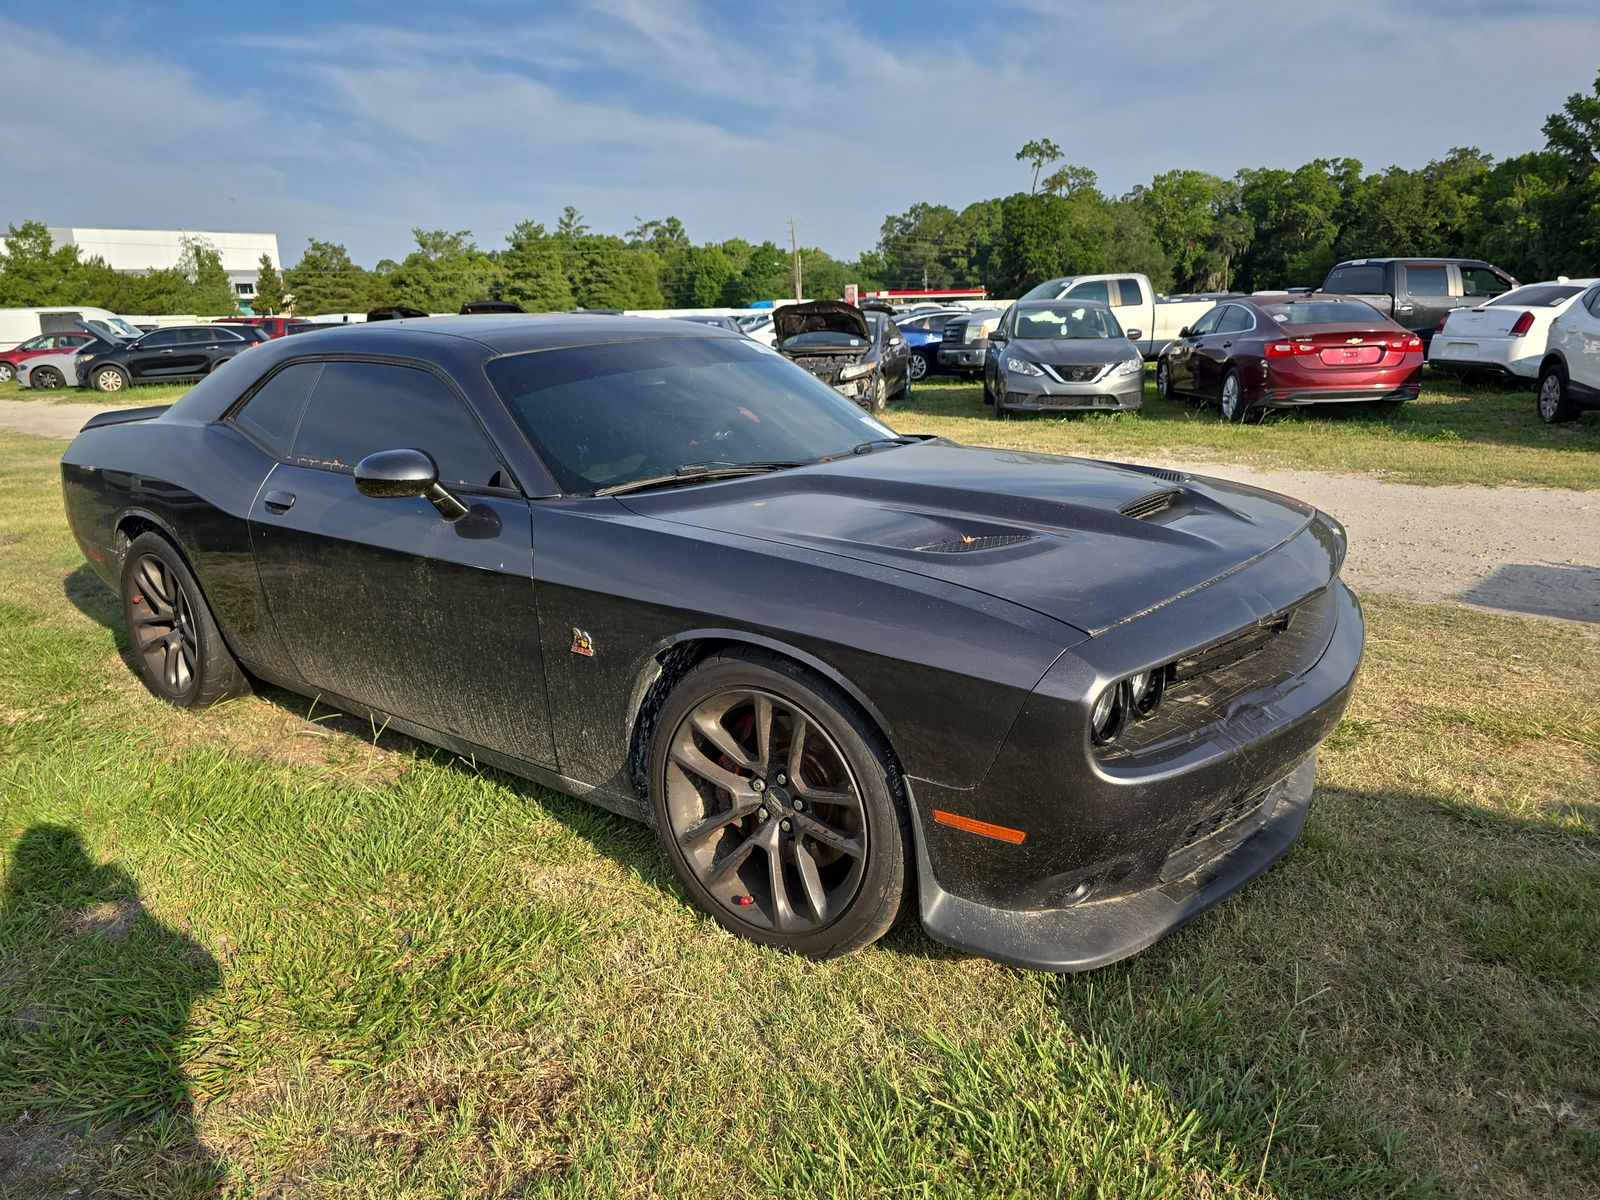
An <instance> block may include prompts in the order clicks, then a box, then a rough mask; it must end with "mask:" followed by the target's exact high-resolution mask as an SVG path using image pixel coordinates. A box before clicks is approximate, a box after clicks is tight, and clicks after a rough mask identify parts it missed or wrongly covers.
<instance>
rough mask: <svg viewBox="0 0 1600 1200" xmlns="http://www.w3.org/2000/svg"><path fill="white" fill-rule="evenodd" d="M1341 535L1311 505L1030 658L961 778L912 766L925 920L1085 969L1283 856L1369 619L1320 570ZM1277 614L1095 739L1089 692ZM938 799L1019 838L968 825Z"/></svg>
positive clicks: (1048, 966)
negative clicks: (1120, 731)
mask: <svg viewBox="0 0 1600 1200" xmlns="http://www.w3.org/2000/svg"><path fill="white" fill-rule="evenodd" d="M1342 547H1343V538H1342V534H1341V533H1340V532H1339V531H1338V529H1337V526H1336V525H1335V524H1333V523H1332V522H1328V521H1326V520H1325V519H1323V518H1320V517H1319V518H1317V519H1315V520H1314V521H1313V522H1312V523H1311V525H1310V526H1309V527H1308V528H1307V529H1306V530H1305V531H1303V532H1302V533H1301V534H1299V535H1297V536H1296V537H1295V538H1293V539H1291V540H1290V541H1289V542H1287V543H1284V544H1283V545H1282V546H1280V547H1279V548H1278V549H1277V550H1275V551H1273V552H1272V553H1270V554H1267V555H1266V556H1264V557H1263V558H1261V559H1258V560H1257V561H1256V562H1254V563H1252V564H1251V565H1249V566H1248V567H1245V568H1243V569H1241V570H1238V571H1236V572H1234V573H1233V574H1232V575H1229V576H1226V577H1224V578H1222V579H1219V580H1217V581H1215V582H1213V583H1211V584H1208V585H1206V586H1205V587H1203V588H1201V589H1199V591H1197V592H1195V593H1194V594H1192V595H1190V596H1188V597H1186V598H1184V599H1183V600H1182V601H1181V602H1173V603H1169V604H1166V605H1164V606H1161V607H1159V608H1157V609H1155V610H1154V611H1152V612H1150V613H1149V614H1147V615H1145V616H1143V617H1140V618H1138V619H1136V620H1131V621H1126V622H1123V623H1122V624H1120V625H1116V626H1112V627H1111V628H1109V629H1108V630H1105V631H1103V632H1101V633H1099V634H1096V635H1095V636H1094V637H1092V638H1090V639H1089V640H1088V641H1086V642H1084V643H1082V644H1081V645H1079V646H1075V647H1074V648H1073V649H1072V650H1071V651H1069V652H1068V653H1067V654H1064V655H1063V656H1062V658H1061V659H1059V660H1058V661H1057V663H1056V665H1055V666H1054V667H1052V668H1051V670H1050V671H1049V672H1047V673H1046V675H1045V677H1044V679H1042V680H1041V681H1040V683H1039V685H1038V686H1037V687H1036V688H1035V690H1034V692H1033V694H1032V695H1031V696H1030V697H1029V699H1028V701H1027V702H1026V703H1025V704H1024V706H1023V708H1022V710H1021V712H1019V714H1018V716H1017V719H1016V721H1015V722H1014V724H1013V726H1012V730H1011V733H1010V734H1009V735H1008V737H1007V739H1006V742H1005V744H1004V745H1003V746H1002V747H1001V749H1000V752H999V753H998V755H997V756H996V758H995V760H994V763H993V765H992V766H991V767H990V769H989V771H988V773H987V775H986V776H985V777H984V779H983V780H982V781H981V782H980V783H979V784H978V785H977V786H976V787H974V788H969V789H957V788H950V787H941V786H939V785H937V784H934V783H932V782H931V781H928V780H922V779H913V780H910V781H909V782H910V786H911V794H912V799H913V803H914V813H915V817H916V831H917V833H918V841H917V854H918V859H919V864H920V872H919V887H920V901H921V911H922V919H923V924H924V927H925V928H926V929H927V931H928V933H929V934H930V935H931V936H933V937H935V938H937V939H939V940H941V941H945V942H948V943H950V944H951V945H954V946H958V947H960V948H961V949H964V950H969V951H974V952H977V953H982V954H985V955H989V956H991V957H994V958H998V959H1001V960H1003V961H1005V962H1009V963H1012V964H1015V965H1018V966H1025V967H1030V968H1035V969H1039V970H1051V971H1076V970H1087V969H1089V968H1092V967H1096V966H1101V965H1104V964H1105V963H1109V962H1114V961H1116V960H1117V959H1119V958H1123V957H1126V956H1127V955H1130V954H1133V953H1135V952H1136V951H1138V950H1140V949H1142V948H1144V947H1145V946H1148V945H1149V944H1150V943H1151V942H1153V941H1155V940H1156V939H1158V938H1160V937H1161V936H1162V935H1163V934H1165V933H1167V932H1169V931H1170V930H1172V929H1175V928H1177V927H1178V926H1179V925H1182V924H1183V923H1185V922H1186V921H1189V920H1191V919H1192V918H1193V917H1195V916H1197V915H1198V914H1199V913H1201V912H1204V911H1205V910H1206V909H1207V908H1209V907H1211V906H1212V905H1213V904H1215V903H1217V902H1218V901H1220V900H1222V899H1223V898H1224V897H1226V896H1227V895H1228V894H1230V893H1231V892H1233V891H1235V890H1237V889H1238V888H1240V887H1242V886H1243V885H1244V884H1246V883H1248V882H1249V881H1250V880H1251V879H1253V878H1255V877H1256V876H1257V875H1259V874H1260V873H1261V872H1262V871H1264V870H1265V869H1266V868H1267V867H1268V866H1269V865H1270V864H1271V863H1272V862H1273V861H1275V860H1276V859H1277V858H1279V857H1280V856H1281V855H1282V854H1283V853H1284V852H1285V851H1286V850H1287V849H1288V847H1289V845H1290V844H1291V843H1292V842H1293V841H1294V838H1295V835H1296V833H1297V832H1298V830H1299V828H1300V825H1301V823H1302V822H1303V820H1304V816H1305V808H1306V803H1307V800H1308V797H1309V791H1310V786H1311V782H1312V779H1313V774H1314V769H1315V768H1314V766H1313V765H1312V764H1313V763H1314V759H1315V754H1316V750H1317V748H1318V746H1320V745H1321V743H1322V742H1323V740H1324V739H1325V738H1327V736H1328V735H1329V734H1330V733H1331V732H1332V731H1333V729H1334V727H1335V726H1336V725H1337V724H1338V721H1339V718H1340V716H1341V715H1342V714H1343V712H1344V709H1345V705H1346V704H1347V703H1348V701H1349V698H1350V694H1351V691H1352V690H1353V688H1354V686H1355V680H1356V676H1357V673H1358V671H1359V669H1360V663H1361V654H1362V649H1363V645H1364V641H1365V626H1364V623H1363V621H1362V617H1361V607H1360V604H1359V602H1358V601H1357V600H1356V598H1355V596H1354V595H1352V594H1351V593H1350V591H1349V589H1347V588H1346V587H1345V586H1344V584H1343V583H1342V582H1341V581H1340V580H1339V579H1338V577H1337V575H1336V574H1335V572H1336V571H1337V569H1338V565H1339V561H1340V560H1341V559H1342V555H1343V548H1342ZM1286 612H1288V613H1293V614H1294V615H1293V617H1292V619H1291V620H1290V621H1289V622H1288V623H1287V629H1286V632H1284V633H1283V634H1281V635H1280V636H1279V637H1278V638H1276V639H1275V640H1274V641H1272V642H1271V643H1270V644H1269V645H1268V646H1267V647H1265V648H1263V649H1262V650H1261V652H1260V654H1259V655H1257V656H1255V657H1254V658H1253V659H1246V660H1241V661H1245V662H1249V661H1254V662H1255V663H1256V666H1255V667H1240V668H1239V669H1238V671H1237V673H1235V674H1233V675H1231V676H1228V675H1226V669H1224V670H1223V672H1222V673H1220V674H1219V675H1217V676H1215V677H1214V676H1211V675H1204V676H1199V677H1196V678H1198V679H1199V680H1200V682H1199V683H1198V684H1191V685H1189V686H1190V687H1191V688H1193V689H1195V690H1193V691H1191V692H1189V693H1187V694H1184V693H1175V692H1172V691H1171V690H1169V698H1168V700H1167V701H1166V706H1165V708H1164V710H1163V711H1164V712H1165V713H1167V714H1168V716H1169V717H1170V719H1166V720H1164V719H1163V718H1162V716H1161V715H1160V714H1158V715H1157V717H1155V718H1152V719H1151V721H1150V722H1149V723H1148V727H1147V726H1145V725H1142V724H1141V725H1135V726H1133V727H1132V728H1133V729H1135V730H1141V729H1143V730H1147V733H1146V735H1145V737H1144V738H1143V739H1141V738H1140V737H1139V736H1138V735H1137V734H1132V735H1130V737H1129V738H1128V739H1124V740H1126V741H1127V745H1125V746H1124V745H1122V744H1120V741H1121V740H1119V744H1117V745H1114V746H1112V747H1108V748H1103V749H1097V748H1095V747H1094V746H1093V745H1092V744H1091V742H1090V739H1089V736H1088V728H1087V720H1088V717H1087V713H1088V704H1087V702H1086V699H1085V698H1086V697H1092V696H1094V695H1095V694H1097V693H1098V691H1099V689H1100V687H1101V686H1102V685H1104V684H1105V683H1106V682H1107V681H1110V680H1114V679H1118V678H1123V677H1125V676H1126V675H1127V674H1129V673H1131V672H1133V671H1140V670H1146V669H1149V668H1151V667H1154V666H1156V665H1157V664H1160V663H1162V662H1172V661H1174V659H1175V658H1181V657H1183V656H1186V655H1189V654H1193V653H1199V652H1201V649H1202V648H1204V647H1207V646H1213V645H1217V644H1224V643H1226V642H1228V640H1229V639H1230V638H1232V637H1233V636H1235V635H1236V634H1237V633H1238V631H1240V630H1249V629H1251V628H1254V627H1262V626H1264V625H1271V624H1272V623H1273V622H1274V621H1275V620H1276V617H1275V615H1274V614H1278V615H1281V614H1283V613H1286ZM1224 684H1226V685H1227V686H1224ZM1180 696H1181V697H1182V698H1180ZM938 810H943V811H945V812H947V813H953V814H956V815H958V816H966V817H971V818H975V819H978V820H981V821H985V822H989V823H991V824H993V825H997V826H1001V827H1004V828H1007V829H1011V830H1019V831H1025V833H1026V837H1025V838H1024V839H1023V840H1022V841H1020V842H1017V843H1016V844H1010V843H1008V842H1006V841H1002V840H998V839H994V838H988V837H981V836H977V835H974V834H972V833H969V832H965V831H963V830H961V829H960V828H951V827H948V823H947V822H941V821H940V820H939V819H938V818H937V817H936V816H935V815H934V814H935V812H936V811H938Z"/></svg>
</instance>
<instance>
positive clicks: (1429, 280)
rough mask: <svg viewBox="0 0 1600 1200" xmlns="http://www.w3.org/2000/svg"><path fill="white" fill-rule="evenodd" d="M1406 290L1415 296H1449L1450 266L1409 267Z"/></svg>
mask: <svg viewBox="0 0 1600 1200" xmlns="http://www.w3.org/2000/svg"><path fill="white" fill-rule="evenodd" d="M1406 291H1408V292H1410V293H1411V294H1412V295H1413V296H1448V295H1449V294H1450V268H1449V267H1442V266H1441V267H1407V268H1406Z"/></svg>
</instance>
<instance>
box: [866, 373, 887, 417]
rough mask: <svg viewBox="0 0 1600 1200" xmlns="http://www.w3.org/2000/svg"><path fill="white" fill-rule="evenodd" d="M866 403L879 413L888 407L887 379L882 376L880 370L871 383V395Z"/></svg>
mask: <svg viewBox="0 0 1600 1200" xmlns="http://www.w3.org/2000/svg"><path fill="white" fill-rule="evenodd" d="M867 405H868V407H870V408H871V409H872V411H873V412H880V413H881V412H882V411H883V410H884V409H886V408H888V407H889V381H888V380H887V379H885V378H884V377H883V373H882V372H881V371H880V372H879V373H878V378H877V380H876V381H875V382H874V383H873V385H872V396H871V398H870V399H869V400H868V401H867Z"/></svg>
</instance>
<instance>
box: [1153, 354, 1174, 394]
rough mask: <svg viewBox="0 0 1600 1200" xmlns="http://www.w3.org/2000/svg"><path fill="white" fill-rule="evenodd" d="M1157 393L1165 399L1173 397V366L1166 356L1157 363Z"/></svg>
mask: <svg viewBox="0 0 1600 1200" xmlns="http://www.w3.org/2000/svg"><path fill="white" fill-rule="evenodd" d="M1156 395H1158V396H1160V397H1161V398H1162V399H1163V400H1170V399H1172V368H1171V367H1170V366H1168V365H1167V360H1166V359H1164V358H1163V359H1162V360H1161V361H1160V362H1158V363H1156Z"/></svg>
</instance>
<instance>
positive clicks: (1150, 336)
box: [1018, 274, 1238, 359]
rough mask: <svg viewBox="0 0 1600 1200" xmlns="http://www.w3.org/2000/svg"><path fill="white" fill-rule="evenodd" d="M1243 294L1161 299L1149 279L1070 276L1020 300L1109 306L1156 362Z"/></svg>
mask: <svg viewBox="0 0 1600 1200" xmlns="http://www.w3.org/2000/svg"><path fill="white" fill-rule="evenodd" d="M1232 295H1238V293H1237V292H1216V293H1211V294H1207V295H1204V296H1182V297H1177V296H1170V297H1169V296H1160V295H1157V294H1156V290H1155V288H1153V287H1151V286H1150V277H1149V276H1148V275H1134V274H1122V275H1064V276H1062V277H1061V278H1060V279H1047V280H1046V281H1045V282H1043V283H1041V284H1040V285H1039V286H1038V287H1036V288H1030V289H1029V290H1028V291H1026V292H1024V293H1023V294H1022V295H1021V296H1019V297H1018V299H1019V300H1064V299H1067V298H1069V297H1070V298H1071V299H1074V300H1098V301H1099V302H1100V303H1101V304H1109V305H1110V306H1111V311H1112V312H1113V313H1115V314H1116V318H1117V323H1118V324H1120V325H1121V326H1122V329H1123V332H1124V333H1126V334H1127V335H1128V338H1129V340H1130V341H1132V342H1133V344H1134V345H1136V346H1138V347H1139V350H1140V351H1141V352H1142V353H1143V354H1144V356H1145V358H1147V359H1153V358H1155V357H1156V356H1157V355H1159V354H1160V353H1161V352H1162V351H1163V350H1165V349H1166V348H1167V343H1169V342H1174V341H1176V340H1177V339H1178V334H1179V333H1180V332H1181V331H1182V330H1183V329H1184V328H1185V327H1186V326H1189V325H1193V324H1194V323H1195V322H1196V321H1198V320H1199V319H1200V318H1201V317H1203V316H1205V315H1206V313H1208V312H1210V311H1211V309H1212V308H1213V307H1215V305H1216V303H1217V301H1218V300H1221V299H1224V298H1225V297H1227V296H1232Z"/></svg>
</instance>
